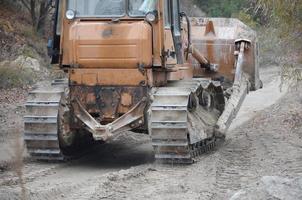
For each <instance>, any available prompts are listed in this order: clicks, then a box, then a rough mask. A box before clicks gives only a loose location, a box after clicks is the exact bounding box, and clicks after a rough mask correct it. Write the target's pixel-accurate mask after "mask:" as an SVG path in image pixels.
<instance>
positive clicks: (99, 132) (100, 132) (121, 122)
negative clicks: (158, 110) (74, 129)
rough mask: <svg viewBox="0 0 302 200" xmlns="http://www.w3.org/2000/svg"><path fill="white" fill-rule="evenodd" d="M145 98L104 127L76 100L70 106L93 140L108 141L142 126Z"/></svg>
mask: <svg viewBox="0 0 302 200" xmlns="http://www.w3.org/2000/svg"><path fill="white" fill-rule="evenodd" d="M147 103H148V102H147V98H143V99H142V100H141V101H139V102H138V103H137V104H136V105H135V106H134V107H133V108H131V109H130V110H129V111H128V112H127V113H125V114H124V115H122V116H121V117H119V118H118V119H116V120H114V121H113V122H112V123H108V124H106V125H102V124H100V123H99V122H98V121H97V120H96V119H95V118H94V117H93V116H91V115H90V114H89V113H88V112H87V110H85V108H84V106H83V105H82V104H81V102H80V101H79V100H78V99H76V98H75V99H73V100H72V102H71V104H72V107H73V112H74V115H75V116H76V117H77V118H78V119H79V120H80V121H81V122H82V123H83V124H85V125H86V130H88V131H89V132H90V133H92V135H93V138H94V139H95V140H101V141H108V140H109V139H111V138H112V137H113V136H115V135H118V134H119V133H122V132H124V131H127V130H131V129H135V128H139V127H141V126H142V125H143V124H144V115H145V108H146V105H147Z"/></svg>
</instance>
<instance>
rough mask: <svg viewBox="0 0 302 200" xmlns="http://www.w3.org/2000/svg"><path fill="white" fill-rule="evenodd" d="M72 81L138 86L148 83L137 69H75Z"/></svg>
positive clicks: (77, 83)
mask: <svg viewBox="0 0 302 200" xmlns="http://www.w3.org/2000/svg"><path fill="white" fill-rule="evenodd" d="M70 81H71V84H74V85H89V86H94V85H103V86H123V85H127V86H138V85H146V84H147V77H146V76H145V75H143V74H142V73H141V72H140V71H139V70H137V69H74V70H71V73H70Z"/></svg>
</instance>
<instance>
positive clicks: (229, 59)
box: [191, 18, 260, 89]
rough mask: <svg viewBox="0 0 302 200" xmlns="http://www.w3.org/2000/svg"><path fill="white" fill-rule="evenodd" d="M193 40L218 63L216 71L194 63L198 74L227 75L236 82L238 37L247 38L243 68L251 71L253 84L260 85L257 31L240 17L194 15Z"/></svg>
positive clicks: (256, 87) (253, 85)
mask: <svg viewBox="0 0 302 200" xmlns="http://www.w3.org/2000/svg"><path fill="white" fill-rule="evenodd" d="M191 24H192V40H193V44H194V46H195V47H196V48H197V49H199V51H200V52H201V53H202V54H204V55H205V57H206V58H207V59H208V60H209V61H210V62H211V63H216V64H218V65H219V71H218V73H216V74H211V73H207V72H206V71H205V70H203V69H200V67H199V66H197V65H196V64H197V63H196V61H193V64H194V63H195V76H209V77H213V78H222V77H223V78H224V80H225V81H226V82H229V83H233V81H234V75H235V56H234V52H235V41H236V40H237V39H240V38H242V39H247V40H250V41H251V45H250V47H249V49H247V50H246V51H245V60H244V65H243V71H244V72H245V73H246V74H247V75H249V81H250V82H251V84H252V88H254V89H258V88H259V85H260V80H259V72H258V58H257V57H258V55H257V53H258V52H257V48H258V46H257V38H256V33H255V32H254V31H253V30H252V29H250V28H249V27H247V26H246V25H244V24H243V23H242V22H240V21H239V20H237V19H223V18H217V19H214V18H191Z"/></svg>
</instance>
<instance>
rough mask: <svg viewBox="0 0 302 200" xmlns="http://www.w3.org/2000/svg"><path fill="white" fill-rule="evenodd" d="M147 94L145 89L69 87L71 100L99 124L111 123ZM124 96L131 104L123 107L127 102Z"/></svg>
mask: <svg viewBox="0 0 302 200" xmlns="http://www.w3.org/2000/svg"><path fill="white" fill-rule="evenodd" d="M147 92H148V91H147V87H127V86H124V87H120V86H112V87H110V86H85V85H83V86H82V85H75V86H70V97H71V99H72V98H77V99H78V100H79V101H80V103H81V104H82V105H83V107H84V109H85V110H87V111H88V113H90V114H92V115H93V116H95V118H97V120H98V121H99V122H101V123H108V122H112V121H114V120H115V119H117V118H118V117H119V116H121V115H123V114H125V113H126V112H128V111H129V110H130V109H131V108H132V107H133V106H134V105H136V104H137V103H138V102H139V101H141V100H142V98H144V97H147ZM123 96H124V98H123ZM125 96H128V97H129V96H130V97H131V103H129V104H127V105H125V101H129V99H126V100H125Z"/></svg>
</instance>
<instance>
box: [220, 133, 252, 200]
mask: <svg viewBox="0 0 302 200" xmlns="http://www.w3.org/2000/svg"><path fill="white" fill-rule="evenodd" d="M242 134H246V133H244V132H242ZM242 136H243V135H241V136H239V138H236V139H230V140H227V141H226V144H225V145H224V147H223V148H222V149H220V150H219V158H218V160H217V167H216V170H217V171H216V182H215V183H214V185H215V188H216V190H217V193H216V195H217V194H218V196H216V195H214V197H215V198H214V199H226V198H227V196H228V193H230V192H233V191H237V190H239V189H241V187H242V183H243V182H245V181H246V180H248V179H251V178H252V177H253V174H251V171H250V168H251V162H252V161H251V159H252V157H253V154H252V152H251V149H252V141H250V140H249V139H247V138H244V137H242ZM242 140H246V141H244V142H243V141H242Z"/></svg>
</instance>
